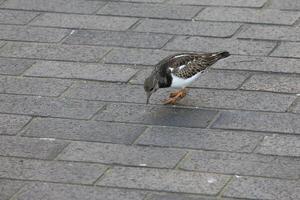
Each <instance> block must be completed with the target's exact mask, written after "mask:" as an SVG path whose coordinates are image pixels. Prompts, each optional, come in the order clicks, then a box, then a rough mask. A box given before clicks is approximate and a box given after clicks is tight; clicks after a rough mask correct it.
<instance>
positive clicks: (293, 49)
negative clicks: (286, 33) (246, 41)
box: [271, 42, 300, 58]
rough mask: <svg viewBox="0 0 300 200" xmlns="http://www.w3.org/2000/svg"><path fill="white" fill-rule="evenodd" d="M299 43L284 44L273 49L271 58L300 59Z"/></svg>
mask: <svg viewBox="0 0 300 200" xmlns="http://www.w3.org/2000/svg"><path fill="white" fill-rule="evenodd" d="M299 53H300V42H285V43H282V44H280V45H279V47H277V48H276V49H275V51H274V52H273V53H271V56H277V57H289V58H300V54H299Z"/></svg>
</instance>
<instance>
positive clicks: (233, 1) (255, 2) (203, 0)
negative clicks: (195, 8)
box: [168, 0, 266, 8]
mask: <svg viewBox="0 0 300 200" xmlns="http://www.w3.org/2000/svg"><path fill="white" fill-rule="evenodd" d="M168 3H174V4H184V5H203V6H236V7H252V8H260V7H262V6H263V5H264V4H265V3H266V0H250V1H249V0H170V1H168Z"/></svg>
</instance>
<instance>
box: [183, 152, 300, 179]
mask: <svg viewBox="0 0 300 200" xmlns="http://www.w3.org/2000/svg"><path fill="white" fill-rule="evenodd" d="M299 162H300V160H299V159H298V160H294V159H289V160H287V159H283V158H276V157H271V156H263V155H257V154H237V153H224V152H211V151H197V152H196V151H195V152H192V153H191V154H190V155H189V156H188V157H187V159H185V161H184V162H183V163H182V164H181V165H180V168H181V169H185V170H193V171H202V172H203V171H205V172H212V173H221V174H224V173H225V174H236V175H247V176H264V177H277V178H288V179H297V178H298V177H299V176H300V166H299Z"/></svg>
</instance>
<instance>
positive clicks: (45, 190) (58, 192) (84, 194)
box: [16, 183, 145, 200]
mask: <svg viewBox="0 0 300 200" xmlns="http://www.w3.org/2000/svg"><path fill="white" fill-rule="evenodd" d="M144 197H145V193H144V192H141V191H133V190H130V191H129V190H122V189H112V188H100V187H93V186H79V185H67V184H53V183H36V184H31V185H30V186H28V187H26V189H25V190H24V191H23V192H21V193H20V194H18V195H17V197H16V199H17V200H40V199H47V200H57V199H63V200H116V199H122V200H141V199H143V198H144Z"/></svg>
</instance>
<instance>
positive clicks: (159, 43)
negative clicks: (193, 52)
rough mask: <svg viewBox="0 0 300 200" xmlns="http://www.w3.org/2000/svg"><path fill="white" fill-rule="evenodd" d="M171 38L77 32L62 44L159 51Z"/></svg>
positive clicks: (135, 34)
mask: <svg viewBox="0 0 300 200" xmlns="http://www.w3.org/2000/svg"><path fill="white" fill-rule="evenodd" d="M171 38H172V36H171V35H163V34H154V33H136V32H113V31H92V30H78V31H75V32H74V33H73V34H72V35H70V36H69V37H68V38H67V39H66V40H65V41H64V43H65V44H80V45H102V46H121V47H140V48H158V49H159V48H161V47H163V46H164V44H166V43H167V42H168V41H169V40H170V39H171Z"/></svg>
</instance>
